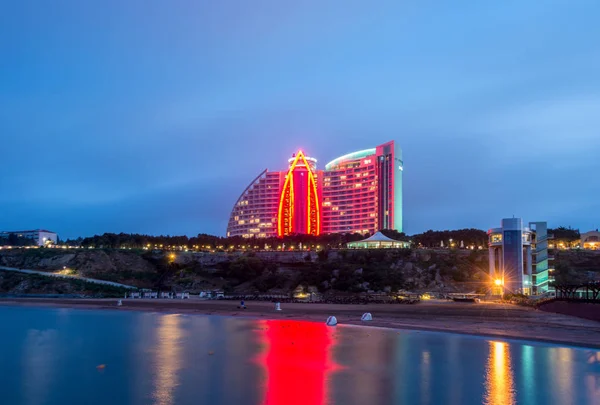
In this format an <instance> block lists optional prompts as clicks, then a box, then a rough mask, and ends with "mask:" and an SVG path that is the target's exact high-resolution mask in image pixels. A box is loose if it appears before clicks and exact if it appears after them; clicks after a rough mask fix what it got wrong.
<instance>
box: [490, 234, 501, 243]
mask: <svg viewBox="0 0 600 405" xmlns="http://www.w3.org/2000/svg"><path fill="white" fill-rule="evenodd" d="M498 242H502V234H501V233H494V234H492V243H498Z"/></svg>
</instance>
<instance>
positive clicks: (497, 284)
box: [493, 278, 504, 295]
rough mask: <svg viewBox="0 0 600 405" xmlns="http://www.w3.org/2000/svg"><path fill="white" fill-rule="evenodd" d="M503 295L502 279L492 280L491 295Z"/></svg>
mask: <svg viewBox="0 0 600 405" xmlns="http://www.w3.org/2000/svg"><path fill="white" fill-rule="evenodd" d="M503 294H504V278H497V279H495V280H494V289H493V295H503Z"/></svg>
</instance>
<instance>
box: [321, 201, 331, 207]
mask: <svg viewBox="0 0 600 405" xmlns="http://www.w3.org/2000/svg"><path fill="white" fill-rule="evenodd" d="M323 206H324V207H329V206H331V203H330V202H329V201H326V202H324V203H323Z"/></svg>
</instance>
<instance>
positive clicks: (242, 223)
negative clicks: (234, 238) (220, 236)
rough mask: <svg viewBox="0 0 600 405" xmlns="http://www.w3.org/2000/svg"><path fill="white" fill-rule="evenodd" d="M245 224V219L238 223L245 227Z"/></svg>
mask: <svg viewBox="0 0 600 405" xmlns="http://www.w3.org/2000/svg"><path fill="white" fill-rule="evenodd" d="M245 223H246V221H244V220H243V219H242V220H240V221H239V222H238V224H239V225H244V224H245Z"/></svg>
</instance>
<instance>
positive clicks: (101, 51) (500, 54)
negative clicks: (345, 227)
mask: <svg viewBox="0 0 600 405" xmlns="http://www.w3.org/2000/svg"><path fill="white" fill-rule="evenodd" d="M599 19H600V2H599V1H598V0H590V1H583V0H582V1H567V0H562V1H551V0H545V1H522V0H515V1H511V0H507V1H493V2H492V1H441V0H440V1H433V0H432V1H428V0H409V1H400V0H394V1H374V2H369V1H348V0H343V1H322V0H321V1H312V0H311V1H281V0H269V1H260V0H259V1H242V0H238V1H227V0H225V1H202V0H193V1H192V0H190V1H149V0H127V1H123V0H105V1H81V0H70V1H61V0H57V1H42V0H39V1H28V0H3V1H2V2H1V3H0V137H1V139H0V150H1V155H0V162H1V163H2V164H1V167H2V169H1V170H0V230H21V229H35V228H45V229H50V230H52V231H55V232H57V233H58V234H59V235H60V236H61V237H62V238H68V237H77V236H89V235H93V234H100V233H104V232H128V233H129V232H133V233H147V234H187V235H196V234H198V233H212V234H218V235H224V234H225V228H226V226H227V220H228V217H229V213H230V211H231V208H232V206H233V204H234V203H235V201H236V199H237V198H238V196H239V194H240V193H241V192H242V190H243V189H244V188H245V187H246V186H247V185H248V183H249V182H250V181H251V180H252V179H253V178H254V177H255V176H256V175H257V174H258V173H260V172H261V171H262V170H264V169H265V168H269V169H270V170H281V169H284V168H285V167H286V162H287V159H288V157H290V156H291V154H292V153H293V152H294V151H295V150H297V149H299V148H302V149H303V150H304V151H305V152H306V153H307V154H308V155H310V156H313V157H315V158H317V159H318V161H319V165H320V167H321V168H322V167H323V166H324V165H325V163H327V162H328V161H329V160H331V159H333V158H335V157H337V156H340V155H343V154H345V153H348V152H352V151H354V150H358V149H364V148H369V147H373V146H375V145H378V144H381V143H383V142H386V141H389V140H395V141H396V142H398V143H399V144H400V145H401V147H402V149H403V153H404V164H405V170H404V196H405V198H404V206H405V209H404V225H405V231H406V232H407V233H409V234H414V233H418V232H422V231H425V230H427V229H456V228H466V227H476V228H481V229H488V228H490V227H494V226H498V225H499V222H500V219H501V218H503V217H511V216H512V215H515V216H519V217H522V218H524V220H525V221H537V220H547V221H548V222H549V226H550V227H556V226H560V225H564V226H572V227H576V228H581V230H582V231H587V230H590V229H592V228H594V229H595V228H597V227H600V214H599V213H600V160H599V156H600V45H599V41H598V40H599V39H600V24H599V23H598V21H599Z"/></svg>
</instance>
